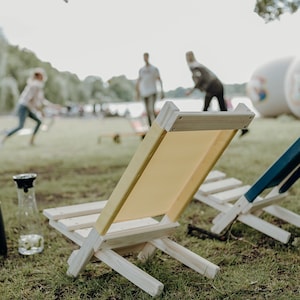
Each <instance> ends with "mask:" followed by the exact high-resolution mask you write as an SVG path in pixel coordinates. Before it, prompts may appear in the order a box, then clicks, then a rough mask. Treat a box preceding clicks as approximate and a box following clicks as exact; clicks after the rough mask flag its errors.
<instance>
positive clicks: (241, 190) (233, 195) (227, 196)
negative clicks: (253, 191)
mask: <svg viewBox="0 0 300 300" xmlns="http://www.w3.org/2000/svg"><path fill="white" fill-rule="evenodd" d="M249 188H250V185H243V186H240V187H238V188H232V189H229V190H226V191H224V192H219V193H215V194H212V195H210V199H212V200H214V201H216V202H218V203H220V204H222V203H227V202H232V201H236V200H237V199H239V198H240V197H241V196H242V195H244V194H245V193H246V192H247V191H248V190H249Z"/></svg>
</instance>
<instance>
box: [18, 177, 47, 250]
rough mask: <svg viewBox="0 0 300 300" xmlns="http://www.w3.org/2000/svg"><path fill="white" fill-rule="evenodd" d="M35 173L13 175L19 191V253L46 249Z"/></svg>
mask: <svg viewBox="0 0 300 300" xmlns="http://www.w3.org/2000/svg"><path fill="white" fill-rule="evenodd" d="M36 177H37V175H36V174H34V173H27V174H19V175H15V176H13V179H14V181H15V182H16V185H17V193H18V219H19V240H18V244H19V245H18V249H19V253H20V254H23V255H32V254H35V253H40V252H42V251H43V249H44V238H43V235H42V231H41V220H40V214H39V211H38V208H37V204H36V199H35V191H34V186H33V182H34V180H35V179H36Z"/></svg>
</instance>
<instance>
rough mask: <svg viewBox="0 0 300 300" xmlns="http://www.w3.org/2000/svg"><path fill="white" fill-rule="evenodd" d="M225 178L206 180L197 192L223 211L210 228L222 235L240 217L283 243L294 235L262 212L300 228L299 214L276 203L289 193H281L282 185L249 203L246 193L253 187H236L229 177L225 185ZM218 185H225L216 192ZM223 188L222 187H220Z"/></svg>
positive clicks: (202, 199) (204, 201) (242, 220)
mask: <svg viewBox="0 0 300 300" xmlns="http://www.w3.org/2000/svg"><path fill="white" fill-rule="evenodd" d="M225 175H226V174H225ZM226 180H227V178H225V179H220V180H219V179H217V180H216V181H215V182H211V183H204V184H203V185H202V186H201V187H200V188H199V190H198V191H197V192H196V194H195V195H194V199H195V200H198V201H200V202H202V203H204V204H207V205H209V206H211V207H213V208H214V209H216V210H218V211H220V213H219V214H218V215H217V216H216V217H215V218H214V219H213V221H212V223H213V226H212V228H211V231H212V232H214V233H217V234H220V233H221V232H222V231H224V230H225V229H226V228H227V227H228V226H229V225H230V224H231V223H232V222H233V221H234V220H239V221H240V222H243V223H244V224H246V225H248V226H251V227H252V228H254V229H256V230H258V231H260V232H262V233H264V234H266V235H268V236H270V237H272V238H274V239H276V240H278V241H280V242H281V243H287V242H288V241H289V239H290V237H291V234H290V233H289V232H287V231H286V230H283V229H282V228H280V227H278V226H275V225H273V224H271V223H269V222H266V221H265V220H263V219H261V217H262V215H261V214H262V212H266V213H269V214H271V215H273V216H275V217H277V218H279V219H282V220H284V221H286V222H288V223H290V224H293V225H295V226H297V227H300V215H298V214H296V213H294V212H292V211H290V210H288V209H286V208H283V207H281V206H279V205H275V204H276V203H278V202H280V201H282V200H283V199H284V198H286V197H287V195H288V193H287V192H286V193H282V194H279V187H274V188H273V189H272V190H271V191H270V192H269V193H268V194H267V195H266V196H264V197H262V196H258V197H257V199H255V201H254V202H252V203H249V202H248V201H247V199H245V198H244V196H243V195H244V194H245V193H246V192H247V191H248V189H249V188H250V186H249V185H242V186H239V187H237V188H234V187H232V186H230V185H231V184H230V182H231V180H232V179H231V178H230V180H229V181H228V182H227V184H224V182H225V183H226ZM222 181H223V183H222ZM233 182H234V181H233ZM219 186H222V187H223V188H224V191H222V192H217V193H216V192H215V190H217V189H218V188H219ZM220 189H222V188H221V187H220ZM230 202H233V203H230ZM234 202H235V203H234Z"/></svg>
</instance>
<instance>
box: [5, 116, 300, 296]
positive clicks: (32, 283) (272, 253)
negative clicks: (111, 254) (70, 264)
mask: <svg viewBox="0 0 300 300" xmlns="http://www.w3.org/2000/svg"><path fill="white" fill-rule="evenodd" d="M16 122H17V119H16V118H15V117H12V116H2V117H0V131H1V130H2V129H4V128H10V127H12V126H15V125H16ZM26 126H27V127H31V126H32V123H31V122H30V121H28V122H27V123H26ZM130 131H131V129H130V126H129V124H128V122H127V121H126V120H124V119H119V118H110V119H100V118H82V119H80V118H57V119H56V120H55V122H54V124H53V126H52V127H51V128H50V129H49V130H48V131H47V132H43V131H41V132H40V133H39V135H38V137H37V139H36V143H37V144H36V146H33V147H30V146H29V145H28V143H29V136H28V135H22V136H20V135H15V136H13V137H11V138H10V139H9V140H7V143H6V144H5V146H4V147H3V148H1V149H0V186H1V193H0V201H1V207H2V212H3V216H4V222H5V227H6V228H5V229H6V235H7V243H8V257H7V258H6V259H3V258H0V263H1V272H0V295H1V296H0V298H1V299H4V300H6V299H45V300H48V299H111V300H113V299H151V297H150V296H149V295H147V294H146V293H144V292H143V291H141V290H140V289H139V288H137V287H136V286H134V285H133V284H132V283H130V282H128V281H127V280H126V279H124V278H123V277H121V276H120V275H119V274H117V273H115V272H114V271H111V270H110V269H109V268H108V267H106V266H105V265H104V264H99V263H95V262H93V263H89V264H88V265H87V267H86V269H85V270H84V271H83V272H82V273H81V274H80V275H79V276H78V278H76V279H74V278H69V277H67V276H66V270H67V259H68V257H69V255H70V253H71V251H72V250H74V249H75V248H76V247H75V246H74V245H73V243H71V242H70V241H68V240H67V239H65V238H64V237H63V236H61V235H60V234H59V233H58V232H57V231H56V230H54V229H52V228H50V227H49V226H48V224H47V220H46V218H44V217H43V216H42V228H43V232H44V238H45V249H44V251H43V252H42V253H41V254H37V255H34V256H28V257H24V256H21V255H19V254H18V250H17V248H18V247H17V239H18V220H17V217H16V213H17V206H18V203H17V194H16V188H15V183H14V181H13V180H12V176H13V175H15V174H19V173H25V172H26V173H27V172H35V173H37V174H38V177H37V180H36V186H35V191H36V198H37V203H38V207H39V210H40V211H42V210H43V209H44V208H49V207H55V206H62V205H68V204H73V203H82V202H87V201H95V200H100V199H107V198H108V197H109V195H110V193H111V192H112V190H113V189H114V187H115V185H116V183H117V181H118V179H119V178H120V176H121V174H122V173H123V171H124V169H125V168H126V166H127V164H128V162H129V160H130V158H131V156H132V155H133V153H134V151H135V149H136V148H137V146H138V144H139V143H140V139H139V138H138V137H136V136H130V135H128V136H126V137H123V138H122V142H121V143H120V144H116V143H114V142H113V141H112V139H111V138H110V137H102V138H101V139H99V136H100V135H101V134H104V133H114V132H120V133H122V132H124V133H127V132H130ZM299 132H300V121H299V120H295V119H293V118H291V117H288V116H282V117H280V118H277V119H259V118H257V119H255V120H254V121H253V122H252V124H251V126H250V133H249V134H247V135H245V136H244V137H243V138H238V136H237V137H235V138H234V140H233V141H232V143H231V144H230V146H229V148H227V149H226V151H225V153H224V155H223V156H222V157H221V159H220V160H219V162H218V163H217V166H216V168H217V169H219V170H221V171H225V172H226V173H228V174H229V175H232V176H236V177H239V178H240V179H242V180H243V181H244V182H246V183H249V184H251V183H253V182H254V181H255V180H256V179H257V177H258V176H259V175H260V174H261V173H262V172H263V171H264V170H265V169H266V168H267V167H268V166H269V165H270V164H271V163H272V162H273V161H274V160H275V159H276V158H277V157H278V156H279V155H280V154H281V153H282V152H283V151H284V150H285V149H286V148H287V147H288V146H289V145H290V144H291V143H292V142H293V141H294V140H295V139H296V138H298V137H299ZM121 136H122V135H121ZM299 200H300V181H298V182H296V184H295V185H294V186H293V187H292V189H291V190H290V196H289V197H288V198H287V199H286V200H285V202H284V205H285V206H286V207H288V208H290V209H292V210H293V211H295V212H297V213H300V201H299ZM214 215H215V211H213V210H212V209H211V208H208V207H206V206H205V205H203V204H200V203H199V202H191V203H190V205H189V206H188V208H187V209H186V211H185V212H184V214H183V215H182V217H181V219H180V223H181V224H182V225H183V226H181V227H180V229H179V230H178V231H177V232H176V234H175V236H174V239H176V240H177V241H178V242H179V243H180V244H182V245H184V246H186V247H187V248H189V249H191V250H192V251H194V252H196V253H198V254H200V255H201V256H203V257H204V258H207V259H208V260H210V261H211V262H213V263H215V264H217V265H219V266H220V268H221V271H220V273H219V274H218V276H217V277H216V278H215V279H213V280H211V279H207V278H205V277H203V276H201V275H200V274H198V273H196V272H194V271H192V270H190V269H189V268H186V267H185V266H183V265H181V264H180V263H178V262H176V261H174V260H173V259H171V258H170V257H168V256H166V255H164V254H162V253H160V252H159V251H158V252H157V253H156V255H155V256H154V257H153V259H151V260H150V261H148V262H147V263H144V264H142V263H139V262H137V264H138V265H139V266H140V267H141V268H143V269H144V270H146V271H147V272H149V273H150V274H151V275H153V276H154V277H156V278H157V279H158V280H160V281H161V282H163V283H164V284H165V289H164V292H163V294H162V295H161V296H160V297H159V299H234V300H235V299H243V300H244V299H300V287H299V282H300V243H298V244H297V243H294V245H293V244H292V243H289V244H287V245H283V244H280V243H279V242H276V241H274V240H272V239H271V238H268V237H266V236H264V235H263V234H261V233H259V232H257V231H255V230H253V229H251V228H249V227H247V226H246V225H243V224H241V223H235V224H234V225H233V227H232V230H231V233H232V235H231V236H230V238H229V239H228V240H226V241H218V240H212V239H203V240H202V239H198V238H196V237H191V236H188V235H187V234H186V229H187V225H188V224H189V223H191V224H194V225H196V226H199V227H202V228H205V229H209V228H210V225H211V220H212V218H213V216H214ZM270 220H271V219H270ZM271 221H274V222H277V224H278V225H280V226H282V227H283V228H286V229H288V230H289V231H291V232H292V234H293V237H300V228H296V227H293V226H291V225H289V224H286V223H282V222H280V223H278V222H279V221H278V220H271ZM132 259H134V258H132Z"/></svg>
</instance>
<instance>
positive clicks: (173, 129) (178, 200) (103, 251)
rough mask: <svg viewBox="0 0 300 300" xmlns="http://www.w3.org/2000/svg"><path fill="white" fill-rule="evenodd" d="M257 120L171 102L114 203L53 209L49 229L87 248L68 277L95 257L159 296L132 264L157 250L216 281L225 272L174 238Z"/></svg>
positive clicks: (156, 284) (72, 262)
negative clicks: (210, 177)
mask: <svg viewBox="0 0 300 300" xmlns="http://www.w3.org/2000/svg"><path fill="white" fill-rule="evenodd" d="M253 118H254V114H253V113H252V112H251V111H250V110H249V109H248V108H247V107H246V106H245V105H243V104H241V105H240V106H238V107H237V109H236V110H235V111H234V112H214V113H213V112H182V111H179V110H178V108H177V107H176V106H175V105H174V104H173V103H172V102H166V104H165V105H164V107H163V109H162V110H161V112H160V114H159V115H158V117H157V118H156V120H155V122H154V123H153V125H152V126H151V128H150V130H149V131H148V133H147V135H146V136H145V138H144V139H143V140H142V142H141V143H140V145H139V147H138V148H137V151H136V153H135V154H134V156H133V158H132V159H131V161H130V163H129V165H128V166H127V168H126V170H125V172H124V173H123V175H122V177H121V179H120V180H119V182H118V184H117V185H116V187H115V189H114V190H113V192H112V194H111V196H110V197H109V199H108V200H107V201H98V202H92V203H85V204H78V205H73V206H66V207H57V208H49V209H45V210H44V215H45V216H46V217H47V218H49V223H50V225H51V226H53V227H54V228H55V229H57V230H58V231H60V232H61V233H62V234H63V235H65V236H66V237H67V238H69V239H71V240H72V241H73V242H75V243H76V244H78V245H79V247H80V249H79V250H76V251H74V252H73V253H72V254H71V256H70V258H69V260H68V264H69V268H68V271H67V274H68V275H70V276H74V277H76V276H77V275H78V274H79V272H80V271H81V270H83V268H84V267H85V265H86V264H87V263H88V262H89V261H90V259H91V258H92V257H95V258H96V259H98V260H99V261H101V262H103V263H105V264H106V265H108V266H109V267H111V268H112V269H113V270H115V271H116V272H118V273H120V274H121V275H122V276H124V277H126V278H127V279H128V280H130V281H131V282H133V283H134V284H135V285H137V286H138V287H140V288H141V289H142V290H144V291H145V292H147V293H148V294H150V295H152V296H157V295H159V294H160V293H161V292H162V290H163V284H162V283H161V282H160V281H158V280H157V279H155V278H153V277H152V276H150V275H149V274H148V273H146V272H144V271H143V270H141V269H140V268H138V267H137V266H136V265H135V264H134V263H132V262H129V260H128V259H126V254H127V253H131V254H132V253H134V252H137V253H138V256H137V258H139V259H141V260H146V259H148V258H149V257H150V256H151V255H152V254H154V252H155V249H159V250H161V251H162V252H164V253H166V254H168V255H170V256H171V257H173V258H175V259H176V260H178V261H180V262H181V263H183V264H185V265H186V266H188V267H190V268H192V269H194V270H195V271H197V272H199V273H200V274H203V275H205V276H207V277H208V278H213V277H214V276H215V275H216V274H217V272H218V270H219V267H218V266H217V265H215V264H213V263H211V262H209V261H208V260H206V259H204V258H202V257H201V256H199V255H197V254H195V253H193V252H191V251H190V250H188V249H187V248H185V247H183V246H181V245H179V244H178V243H176V242H175V241H173V240H171V239H169V238H168V236H170V235H171V234H172V233H173V232H174V230H175V229H176V228H177V227H178V226H179V223H178V222H177V221H178V219H179V217H180V215H181V213H182V212H183V210H184V209H185V207H186V206H187V205H188V203H189V202H190V201H191V200H192V198H193V195H194V194H195V192H196V191H197V189H198V188H199V186H200V184H201V183H202V182H203V181H204V179H205V178H206V177H207V174H208V173H209V172H210V170H211V169H212V167H213V166H214V165H215V163H216V161H217V160H218V158H219V157H220V156H221V155H222V153H223V151H224V150H225V149H226V147H227V146H228V145H229V143H230V141H231V140H232V138H233V137H234V135H235V133H236V132H237V130H239V129H241V128H246V127H247V126H248V124H249V123H250V122H251V120H252V119H253Z"/></svg>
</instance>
